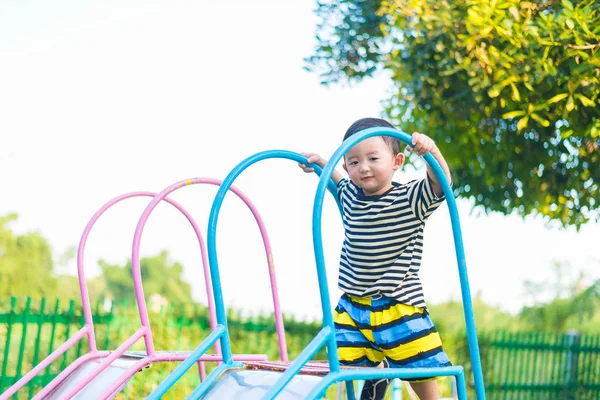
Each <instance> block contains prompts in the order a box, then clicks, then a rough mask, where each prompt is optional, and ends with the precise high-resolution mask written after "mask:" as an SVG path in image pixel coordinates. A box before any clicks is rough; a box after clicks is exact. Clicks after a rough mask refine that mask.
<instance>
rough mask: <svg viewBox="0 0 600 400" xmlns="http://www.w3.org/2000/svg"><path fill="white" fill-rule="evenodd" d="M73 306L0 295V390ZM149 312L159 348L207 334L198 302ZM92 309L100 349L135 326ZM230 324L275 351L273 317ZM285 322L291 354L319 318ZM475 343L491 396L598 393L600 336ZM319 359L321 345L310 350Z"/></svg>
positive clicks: (53, 343) (112, 308) (143, 379)
mask: <svg viewBox="0 0 600 400" xmlns="http://www.w3.org/2000/svg"><path fill="white" fill-rule="evenodd" d="M76 304H78V302H74V301H70V302H68V303H66V304H64V305H62V304H60V302H59V301H58V300H54V301H52V302H49V301H47V300H46V299H40V300H35V301H34V300H31V299H30V298H28V299H22V300H17V299H16V298H11V299H9V300H8V301H7V300H4V301H3V300H2V299H0V367H1V375H0V393H1V392H3V391H4V390H6V389H7V388H8V387H9V386H11V385H12V384H13V383H14V382H16V381H17V380H18V379H19V378H20V377H21V376H22V375H23V374H24V373H26V372H27V371H29V370H30V369H31V368H32V366H34V365H36V364H37V363H38V362H39V361H41V360H43V359H44V358H45V357H46V356H47V355H48V354H50V353H51V352H52V351H53V350H54V349H56V348H57V347H58V346H60V345H61V344H62V343H64V342H65V341H66V340H67V338H68V337H70V336H72V335H73V334H74V333H75V332H77V331H78V330H79V329H80V328H81V327H82V326H83V324H84V320H83V316H82V312H81V308H80V306H77V305H76ZM150 313H151V321H152V331H153V335H154V340H155V347H156V348H157V349H165V350H192V349H194V348H195V346H196V345H197V344H198V343H199V341H200V340H201V339H203V338H205V337H206V336H207V335H208V334H209V330H210V328H209V322H208V311H207V309H206V307H203V306H201V305H189V304H186V305H173V306H170V307H167V308H162V309H160V310H154V311H152V310H150ZM93 314H94V324H95V332H96V339H97V343H98V348H99V349H114V348H116V347H118V346H119V345H120V344H121V343H122V342H123V341H124V340H125V339H126V338H127V337H128V336H130V335H131V334H132V333H133V332H134V331H135V330H136V329H137V325H136V324H137V323H138V320H139V317H138V314H137V310H136V308H135V306H133V305H131V304H125V303H123V304H119V305H115V304H112V303H108V304H105V303H103V302H98V303H97V304H96V306H95V307H94V313H93ZM228 324H229V329H230V335H231V339H232V342H231V343H232V350H233V352H235V353H266V354H267V355H268V357H269V359H277V358H278V357H279V347H278V344H277V336H276V330H275V323H274V320H273V318H272V316H258V317H253V318H245V317H242V316H240V315H239V314H236V312H235V311H232V310H230V311H229V312H228ZM285 326H286V339H287V345H288V351H289V355H290V358H292V359H293V358H294V357H296V355H297V354H298V353H299V352H300V351H301V350H302V349H303V348H304V347H305V346H306V345H307V344H308V343H309V342H310V340H311V339H312V338H313V337H314V335H315V334H316V333H317V332H318V331H319V328H320V324H319V323H307V322H302V321H295V320H293V319H290V318H286V319H285ZM479 343H480V348H481V355H482V362H483V364H484V379H485V384H486V393H487V396H488V398H489V399H491V400H499V399H502V400H504V399H508V400H510V399H527V400H528V399H544V400H545V399H560V400H571V399H573V400H588V399H589V400H592V399H593V400H597V399H600V336H585V335H578V334H576V333H575V332H571V333H569V334H560V335H559V334H552V333H541V332H536V333H530V332H529V333H524V332H487V333H486V332H484V333H481V334H480V335H479ZM446 345H447V346H452V347H460V345H461V344H460V343H452V344H450V343H447V344H446ZM464 345H465V344H463V346H464ZM133 349H134V350H141V349H143V343H142V342H141V341H140V343H138V344H136V345H135V346H134V348H133ZM449 350H451V349H450V348H449ZM85 351H87V343H86V341H85V340H81V341H80V342H79V344H78V345H76V346H74V347H73V348H71V350H69V351H68V352H66V353H65V354H64V355H63V356H61V358H60V359H58V360H57V361H55V362H54V363H53V364H52V365H51V366H50V367H48V368H47V369H46V370H45V371H43V373H42V374H40V375H39V376H38V377H36V378H35V379H34V380H33V381H32V382H30V384H29V385H27V387H26V388H24V389H22V390H21V391H19V398H31V397H32V396H33V394H34V393H36V392H37V391H39V390H40V389H41V388H42V387H43V386H45V385H46V384H47V383H48V382H49V381H50V380H51V379H52V378H54V377H55V376H56V375H57V374H58V373H59V372H60V371H61V370H63V369H64V368H65V367H66V366H67V365H68V364H69V363H70V362H72V361H73V360H75V359H76V358H77V357H78V356H80V355H81V354H82V353H83V352H85ZM325 357H326V355H325V353H324V350H323V351H322V352H321V353H319V354H317V356H316V358H321V359H324V358H325ZM174 367H175V364H161V365H157V366H153V367H152V368H151V369H150V370H148V371H144V374H136V375H135V376H134V378H133V379H132V381H131V382H130V384H128V385H127V386H126V390H125V391H124V393H122V394H120V395H119V397H118V398H120V399H126V398H143V397H145V396H146V395H147V394H148V393H150V392H151V391H152V389H153V388H154V387H155V385H156V384H158V382H160V381H161V380H162V379H164V378H165V377H166V376H167V375H168V373H169V372H170V371H171V370H172V369H173V368H174ZM466 367H467V368H468V363H467V364H466ZM198 383H199V378H198V373H197V371H192V370H190V372H189V373H188V374H186V377H185V379H184V380H183V381H182V383H180V384H178V385H181V386H180V388H181V390H180V391H179V393H188V392H190V391H191V390H193V388H194V387H196V385H197V384H198ZM183 386H185V387H183ZM447 391H448V392H449V391H450V389H449V388H448V390H447ZM173 398H176V397H173Z"/></svg>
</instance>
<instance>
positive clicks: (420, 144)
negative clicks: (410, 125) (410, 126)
mask: <svg viewBox="0 0 600 400" xmlns="http://www.w3.org/2000/svg"><path fill="white" fill-rule="evenodd" d="M406 149H407V150H408V151H411V152H413V153H417V154H418V155H419V156H424V155H425V154H427V153H429V152H431V151H432V150H433V149H435V142H434V141H433V139H431V138H430V137H429V136H427V135H424V134H422V133H419V132H414V133H413V135H412V146H406Z"/></svg>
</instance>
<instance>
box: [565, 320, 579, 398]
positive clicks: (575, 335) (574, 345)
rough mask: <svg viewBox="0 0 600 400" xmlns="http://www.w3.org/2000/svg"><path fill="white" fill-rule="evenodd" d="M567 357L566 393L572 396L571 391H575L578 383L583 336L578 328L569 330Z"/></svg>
mask: <svg viewBox="0 0 600 400" xmlns="http://www.w3.org/2000/svg"><path fill="white" fill-rule="evenodd" d="M567 337H568V339H567V348H568V350H567V359H566V362H565V393H566V396H567V398H570V395H571V392H572V391H573V392H575V387H574V386H575V385H576V383H577V364H578V360H579V340H580V338H581V336H580V334H579V332H578V331H577V329H569V330H568V331H567Z"/></svg>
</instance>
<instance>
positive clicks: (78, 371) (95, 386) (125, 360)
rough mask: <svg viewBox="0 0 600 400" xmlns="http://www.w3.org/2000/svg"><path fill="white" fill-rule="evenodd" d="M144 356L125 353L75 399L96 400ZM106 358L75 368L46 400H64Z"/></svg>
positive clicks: (117, 391) (118, 390) (119, 389)
mask: <svg viewBox="0 0 600 400" xmlns="http://www.w3.org/2000/svg"><path fill="white" fill-rule="evenodd" d="M141 358H143V357H142V356H139V355H137V354H128V353H125V354H123V355H122V356H121V357H119V358H117V359H116V360H115V361H113V362H112V364H111V365H110V366H109V367H107V368H106V369H105V370H104V371H102V372H101V373H100V374H99V375H98V376H96V377H95V378H94V379H93V380H92V381H91V382H90V383H88V384H87V385H86V386H85V387H84V388H83V389H81V391H80V392H79V393H78V394H77V395H76V396H75V397H73V398H74V399H96V398H98V396H100V395H101V394H102V393H103V392H104V391H105V390H106V389H107V387H109V386H110V385H111V384H112V383H113V382H114V381H115V380H117V379H118V378H119V377H120V376H121V375H122V374H123V373H124V372H125V371H126V370H127V369H128V368H130V367H131V366H133V365H134V364H135V363H136V362H138V361H139V360H140V359H141ZM103 359H104V358H97V359H94V360H89V361H86V362H84V363H82V364H81V365H80V366H78V367H77V368H75V369H74V370H73V372H71V373H70V374H69V376H67V377H66V378H65V379H64V380H63V381H62V382H61V383H60V384H59V385H58V386H57V387H56V388H55V389H54V390H52V392H50V393H49V394H48V396H45V397H44V399H45V400H54V399H63V398H64V397H65V395H66V394H67V393H68V392H69V391H70V390H71V389H73V388H74V387H75V385H77V384H78V383H80V382H81V380H83V379H85V377H86V376H87V375H89V373H90V372H92V371H93V370H94V369H96V368H97V367H98V365H99V364H100V363H101V362H102V360H103ZM126 383H127V382H125V383H123V384H122V385H121V386H120V387H119V388H118V389H117V390H115V392H114V393H113V394H112V395H111V396H110V397H108V398H109V399H112V398H114V397H115V396H116V395H117V393H119V392H120V391H121V390H123V387H124V386H125V384H126Z"/></svg>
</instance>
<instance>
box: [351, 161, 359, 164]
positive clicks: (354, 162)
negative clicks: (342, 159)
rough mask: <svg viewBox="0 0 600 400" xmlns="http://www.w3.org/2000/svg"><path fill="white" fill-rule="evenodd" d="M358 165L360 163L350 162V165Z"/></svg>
mask: <svg viewBox="0 0 600 400" xmlns="http://www.w3.org/2000/svg"><path fill="white" fill-rule="evenodd" d="M356 164H358V161H350V165H356Z"/></svg>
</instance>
